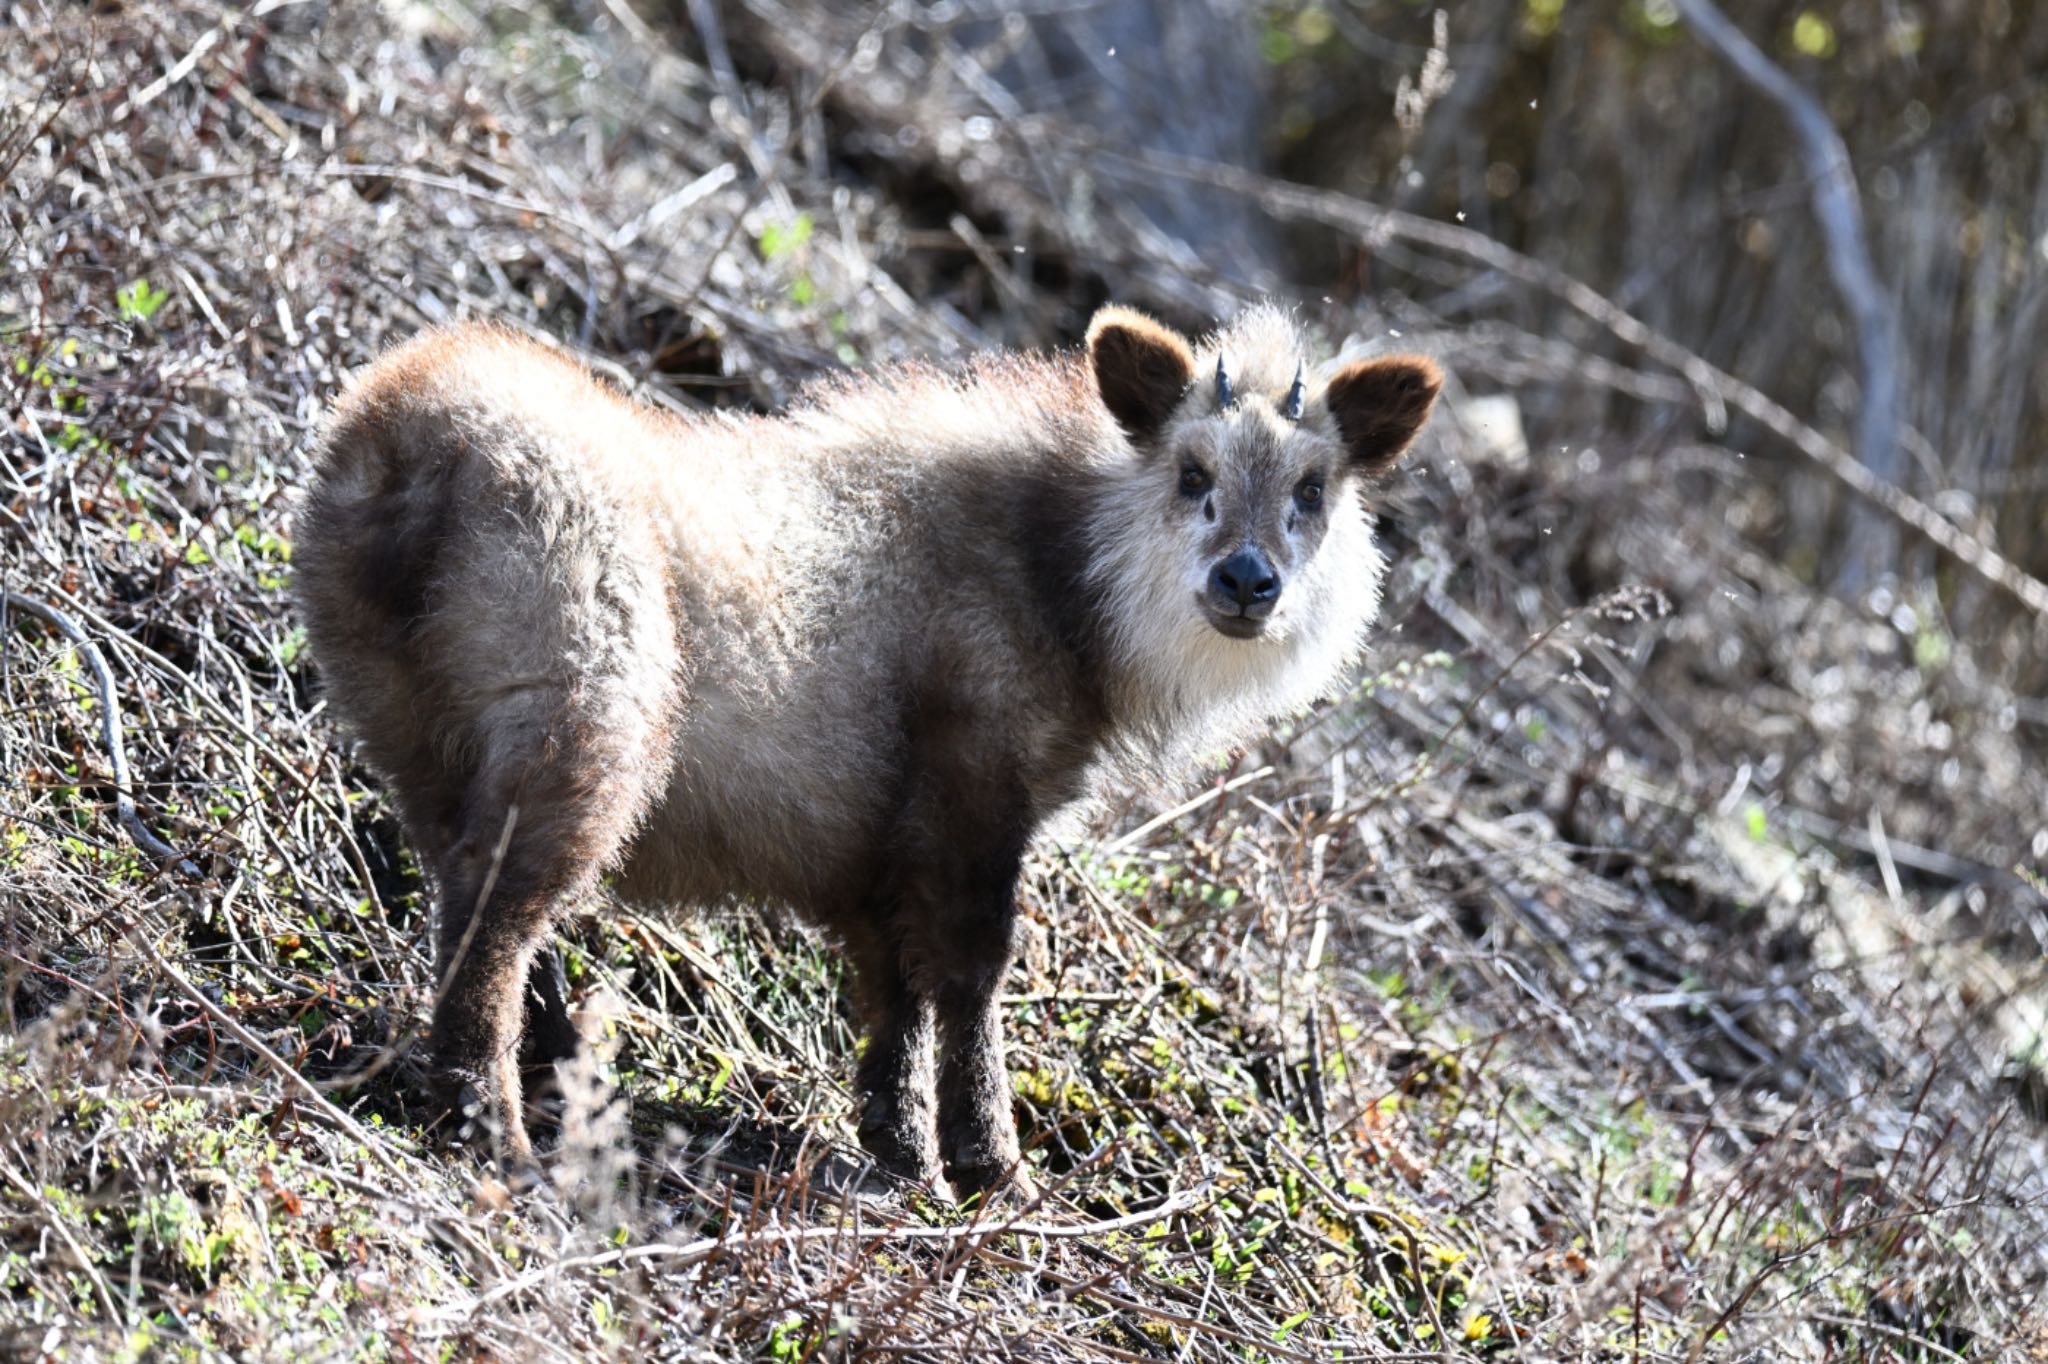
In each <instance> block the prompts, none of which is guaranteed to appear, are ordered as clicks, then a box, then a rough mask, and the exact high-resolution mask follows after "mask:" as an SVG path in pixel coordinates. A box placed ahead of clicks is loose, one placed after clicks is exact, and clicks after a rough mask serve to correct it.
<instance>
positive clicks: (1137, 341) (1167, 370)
mask: <svg viewBox="0 0 2048 1364" xmlns="http://www.w3.org/2000/svg"><path fill="white" fill-rule="evenodd" d="M1088 364H1089V368H1091V369H1093V370H1094V371H1095V387H1096V388H1097V389H1098V390H1099V391H1100V392H1101V394H1102V404H1103V406H1104V407H1107V408H1108V409H1109V414H1110V415H1111V416H1112V417H1115V418H1116V421H1117V425H1119V426H1121V427H1123V429H1124V434H1126V435H1128V436H1129V437H1130V438H1131V439H1132V440H1148V439H1150V438H1151V437H1153V436H1155V435H1157V434H1159V428H1160V427H1162V426H1164V425H1165V424H1166V419H1167V418H1168V417H1170V416H1172V415H1173V409H1174V408H1176V407H1178V406H1179V405H1180V400H1181V398H1182V396H1183V395H1184V394H1186V393H1187V391H1188V385H1189V384H1191V383H1193V382H1194V378H1195V353H1194V351H1193V350H1192V349H1191V348H1190V347H1189V345H1188V343H1187V339H1186V338H1185V337H1183V336H1182V335H1181V334H1180V333H1179V332H1177V331H1175V330H1173V328H1171V327H1167V326H1164V325H1162V324H1160V323H1158V322H1154V321H1153V320H1152V319H1151V318H1149V317H1147V316H1145V315H1144V314H1143V313H1141V312H1136V311H1133V310H1132V309H1130V308H1118V307H1114V306H1112V307H1107V308H1103V309H1101V310H1099V311H1098V312H1097V313H1096V314H1095V317H1094V320H1093V321H1091V322H1090V323H1089V324H1088Z"/></svg>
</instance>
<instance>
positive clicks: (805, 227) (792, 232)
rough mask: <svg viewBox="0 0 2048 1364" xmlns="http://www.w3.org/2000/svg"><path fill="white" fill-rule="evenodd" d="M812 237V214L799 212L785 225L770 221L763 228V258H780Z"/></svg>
mask: <svg viewBox="0 0 2048 1364" xmlns="http://www.w3.org/2000/svg"><path fill="white" fill-rule="evenodd" d="M810 239H811V215H810V214H808V213H799V214H797V215H796V217H795V218H793V219H791V220H790V222H789V223H788V224H787V225H785V224H782V223H769V224H768V225H767V226H766V227H764V228H762V229H761V259H763V260H780V259H781V258H782V257H784V256H786V255H788V254H789V253H790V252H792V251H794V250H796V249H797V248H798V247H800V246H802V245H803V244H804V243H805V242H807V241H809V240H810Z"/></svg>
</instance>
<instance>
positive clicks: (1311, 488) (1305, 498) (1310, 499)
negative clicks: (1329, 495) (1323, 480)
mask: <svg viewBox="0 0 2048 1364" xmlns="http://www.w3.org/2000/svg"><path fill="white" fill-rule="evenodd" d="M1294 500H1295V501H1297V502H1299V503H1301V505H1302V506H1304V507H1316V506H1321V505H1322V501H1323V485H1322V484H1320V483H1318V482H1316V481H1315V480H1314V479H1309V480H1308V481H1307V482H1305V483H1303V484H1302V485H1301V486H1300V487H1299V488H1296V489H1295V490H1294Z"/></svg>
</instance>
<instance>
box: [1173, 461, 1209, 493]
mask: <svg viewBox="0 0 2048 1364" xmlns="http://www.w3.org/2000/svg"><path fill="white" fill-rule="evenodd" d="M1180 490H1181V491H1182V492H1184V493H1186V494H1187V495H1188V496H1189V497H1195V496H1197V495H1199V494H1201V493H1205V492H1208V491H1209V475H1208V474H1207V473H1205V472H1204V471H1202V470H1201V469H1199V468H1197V467H1196V466H1194V465H1192V464H1190V465H1189V466H1188V467H1187V468H1185V469H1183V470H1181V471H1180Z"/></svg>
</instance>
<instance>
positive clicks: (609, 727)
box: [432, 704, 652, 1169]
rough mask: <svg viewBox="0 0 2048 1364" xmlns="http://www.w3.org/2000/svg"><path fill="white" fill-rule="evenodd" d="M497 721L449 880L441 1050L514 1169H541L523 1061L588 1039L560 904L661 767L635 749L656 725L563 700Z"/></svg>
mask: <svg viewBox="0 0 2048 1364" xmlns="http://www.w3.org/2000/svg"><path fill="white" fill-rule="evenodd" d="M507 709H509V706H508V707H507ZM490 718H491V720H492V721H493V723H492V725H491V727H490V730H489V733H490V744H489V747H488V749H487V751H486V754H485V756H484V759H483V761H482V762H481V763H480V764H479V767H478V769H477V772H476V774H475V776H474V778H473V779H472V781H471V783H470V786H469V790H468V793H467V796H466V798H465V800H464V803H463V810H462V814H461V815H460V817H459V818H458V822H457V830H456V834H457V837H456V839H455V841H454V845H453V846H452V847H451V848H450V849H449V851H448V853H447V855H446V863H447V866H446V870H445V873H444V875H443V877H442V886H443V895H444V899H443V903H442V916H441V919H442V921H441V931H440V935H439V944H438V945H439V948H440V952H439V956H438V958H437V961H436V967H435V973H436V975H437V977H438V979H439V998H438V1002H437V1003H436V1005H435V1009H434V1020H433V1050H432V1061H433V1069H434V1073H435V1079H436V1083H437V1086H438V1088H439V1090H440V1093H441V1096H442V1098H443V1099H444V1100H445V1101H446V1102H448V1103H449V1105H450V1106H451V1107H452V1108H455V1109H456V1110H457V1111H458V1113H460V1114H461V1115H462V1116H465V1117H469V1118H482V1119H484V1120H486V1121H487V1123H488V1124H489V1125H490V1126H491V1127H492V1128H494V1129H495V1133H496V1136H497V1144H498V1147H499V1150H500V1153H501V1154H502V1156H503V1157H504V1159H505V1161H506V1163H507V1164H508V1166H512V1167H515V1168H520V1169H530V1168H531V1167H532V1165H533V1145H532V1142H531V1140H530V1139H529V1137H528V1135H527V1131H526V1121H525V1115H524V1112H523V1102H524V1097H523V1096H524V1088H525V1087H524V1084H523V1077H522V1075H521V1069H522V1061H523V1060H526V1059H531V1058H540V1057H547V1058H548V1059H553V1058H552V1057H549V1053H550V1052H551V1051H555V1050H558V1049H561V1048H564V1047H566V1048H567V1049H568V1050H571V1051H573V1049H574V1043H575V1034H574V1030H573V1028H571V1027H570V1025H569V1019H568V1013H567V1009H566V1007H565V1002H564V1001H563V999H562V992H561V981H560V980H559V978H558V976H557V974H556V973H557V971H558V969H559V968H558V967H556V966H555V965H554V963H553V960H552V957H553V948H552V946H551V945H550V944H549V942H548V937H549V933H550V931H551V929H552V926H553V921H554V915H555V912H556V909H557V907H558V906H560V905H561V904H563V903H564V902H565V901H568V900H572V899H575V898H577V897H580V896H583V895H587V894H589V893H591V892H592V891H593V890H594V889H595V887H596V882H597V877H598V873H599V872H600V870H601V869H602V868H603V867H604V866H605V865H606V864H607V863H608V862H610V861H611V860H612V859H613V858H614V857H615V856H616V854H617V853H618V851H619V849H620V847H621V846H622V845H623V843H624V842H625V839H626V838H627V836H628V835H629V834H630V833H631V831H632V828H633V825H634V823H635V821H636V820H637V818H638V817H639V814H640V812H641V810H642V809H643V808H644V806H645V803H646V800H647V796H648V789H649V788H650V787H651V785H652V773H651V771H650V770H649V768H648V765H647V764H646V762H645V759H644V753H643V754H636V753H634V752H632V751H631V748H630V747H629V746H630V745H631V744H633V743H634V742H635V741H636V740H640V739H643V738H644V736H645V729H644V727H643V726H639V725H635V724H633V723H630V722H627V723H605V722H604V718H603V717H592V716H590V715H588V714H577V713H575V712H574V711H572V710H571V709H570V708H569V707H568V706H567V705H561V704H557V705H554V706H550V707H547V708H546V709H545V710H543V709H542V708H541V707H540V706H538V705H532V704H529V705H527V706H525V707H523V708H522V710H521V711H519V712H514V713H511V714H499V715H495V716H492V717H490ZM636 759H637V760H636ZM530 997H532V998H533V999H534V1000H535V1002H537V1004H538V1008H537V1009H536V1008H533V1007H532V1005H531V1004H530V1003H529V998H530ZM522 1042H528V1043H529V1046H528V1047H527V1048H525V1049H523V1048H522Z"/></svg>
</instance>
